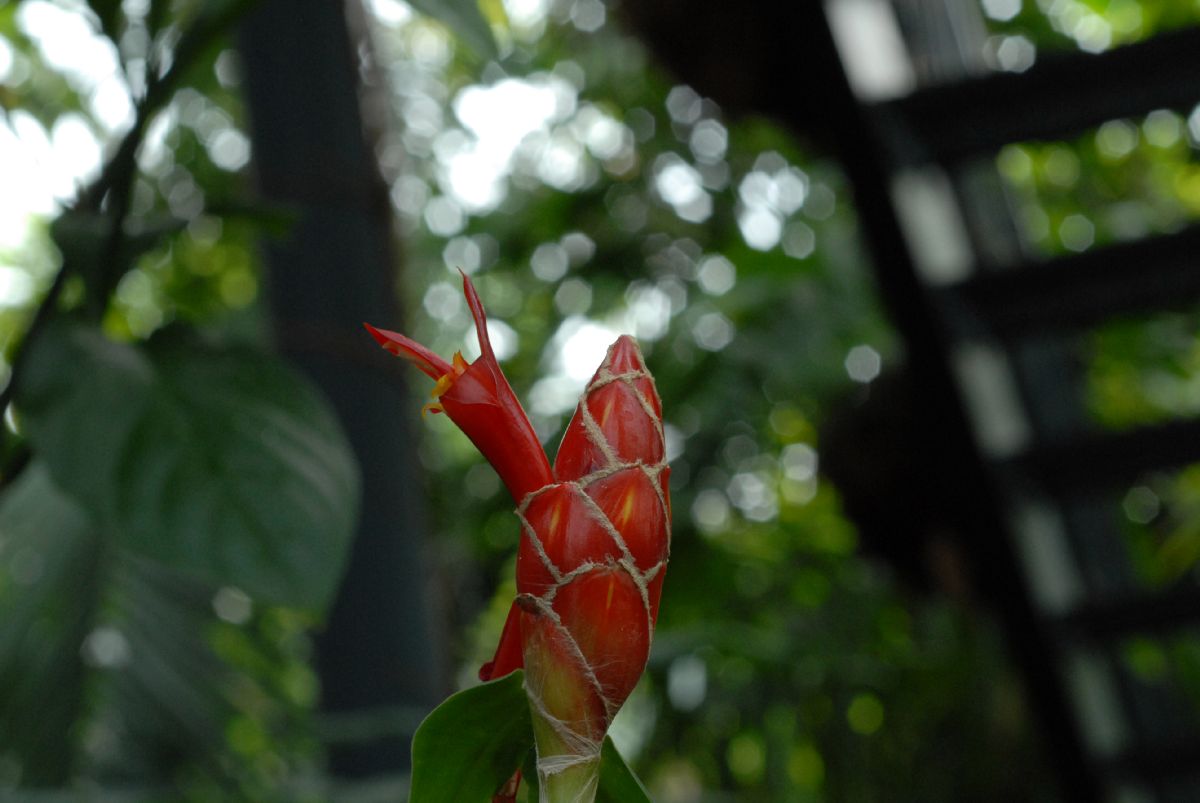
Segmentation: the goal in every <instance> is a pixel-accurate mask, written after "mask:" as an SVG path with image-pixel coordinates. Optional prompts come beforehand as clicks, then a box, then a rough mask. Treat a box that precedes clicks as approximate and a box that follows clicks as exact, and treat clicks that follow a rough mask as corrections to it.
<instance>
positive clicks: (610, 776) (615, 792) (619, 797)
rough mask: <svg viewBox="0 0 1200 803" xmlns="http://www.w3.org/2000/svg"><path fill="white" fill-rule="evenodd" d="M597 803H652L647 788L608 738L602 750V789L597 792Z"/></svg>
mask: <svg viewBox="0 0 1200 803" xmlns="http://www.w3.org/2000/svg"><path fill="white" fill-rule="evenodd" d="M596 803H650V795H649V794H648V793H647V792H646V787H644V786H642V782H641V781H639V780H638V777H637V776H636V775H634V774H633V770H631V769H629V765H627V764H626V763H625V759H623V758H621V754H620V753H618V752H617V746H616V745H614V744H613V741H612V739H610V738H609V737H607V736H605V737H604V747H602V748H601V749H600V789H599V790H598V791H597V792H596Z"/></svg>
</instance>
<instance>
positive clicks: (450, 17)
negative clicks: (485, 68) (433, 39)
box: [412, 0, 498, 59]
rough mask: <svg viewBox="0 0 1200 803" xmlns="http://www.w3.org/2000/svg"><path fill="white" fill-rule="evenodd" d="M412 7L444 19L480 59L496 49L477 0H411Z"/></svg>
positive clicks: (494, 54)
mask: <svg viewBox="0 0 1200 803" xmlns="http://www.w3.org/2000/svg"><path fill="white" fill-rule="evenodd" d="M412 6H413V8H415V9H416V10H417V11H420V12H421V13H422V14H426V15H428V16H430V17H433V18H434V19H435V20H437V21H438V22H441V23H443V24H444V25H445V26H446V27H447V28H449V29H450V30H451V31H453V32H454V33H455V35H457V36H458V37H459V38H460V39H462V41H463V42H464V43H465V44H466V45H467V47H469V48H471V50H473V51H474V52H475V55H477V56H479V57H480V58H482V59H494V58H496V57H497V55H498V53H497V50H496V39H495V37H494V36H492V27H491V25H489V24H488V21H487V18H486V17H485V16H484V15H483V11H482V10H480V8H479V2H478V0H413V2H412Z"/></svg>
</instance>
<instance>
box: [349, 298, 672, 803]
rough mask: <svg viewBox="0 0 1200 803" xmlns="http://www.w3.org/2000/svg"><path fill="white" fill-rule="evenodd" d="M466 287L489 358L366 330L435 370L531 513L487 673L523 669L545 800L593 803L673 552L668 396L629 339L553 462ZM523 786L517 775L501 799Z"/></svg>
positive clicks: (446, 404) (611, 358)
mask: <svg viewBox="0 0 1200 803" xmlns="http://www.w3.org/2000/svg"><path fill="white" fill-rule="evenodd" d="M463 287H464V291H465V292H466V295H467V300H468V302H469V304H470V307H471V313H472V315H473V316H474V318H475V323H476V326H477V329H478V331H479V338H480V349H481V352H482V354H481V356H480V358H479V359H478V360H476V361H475V362H474V363H472V364H471V365H469V366H468V365H466V364H465V362H464V361H463V360H462V357H461V356H460V355H455V359H454V362H453V363H446V362H445V361H444V360H442V359H441V358H440V357H437V356H436V355H434V354H433V353H432V352H430V351H429V350H428V349H426V348H425V347H424V346H421V345H420V344H418V343H415V342H414V341H412V340H410V339H408V338H407V337H405V336H403V335H399V334H396V333H394V332H386V331H381V330H378V329H374V328H373V327H370V326H368V327H367V328H368V330H370V332H371V334H372V335H373V336H374V337H375V339H376V340H378V341H379V343H380V344H381V345H382V346H383V347H384V348H385V349H387V350H388V351H390V352H391V353H393V354H397V355H399V356H402V357H405V358H407V359H409V360H410V361H412V362H413V363H415V364H416V365H417V366H418V367H419V368H421V369H422V370H423V371H424V372H425V373H426V374H428V375H429V376H431V377H432V378H434V379H435V380H437V385H436V386H435V388H434V395H435V396H436V397H437V402H436V403H435V404H433V405H430V407H431V408H432V409H433V410H434V411H435V412H439V411H444V412H445V413H446V414H447V415H449V416H450V418H451V420H453V421H454V423H455V424H457V425H458V426H459V427H460V428H461V429H462V430H463V431H464V432H465V433H466V434H467V435H468V436H469V437H470V438H471V440H472V441H473V442H474V443H475V445H476V446H478V447H479V450H480V451H481V452H482V453H483V455H484V456H485V457H486V458H487V459H488V460H489V461H490V462H491V463H492V465H493V466H495V468H496V470H497V472H499V474H500V477H501V479H503V481H504V483H505V485H507V486H508V489H509V491H510V493H511V494H512V496H513V499H514V501H516V503H517V516H518V518H519V519H520V522H521V539H520V547H519V551H518V553H517V592H518V595H517V599H516V601H515V602H514V605H513V608H512V609H511V610H510V612H509V616H508V620H507V621H506V622H505V625H504V630H503V632H502V634H501V637H500V644H499V646H498V647H497V649H496V656H495V657H494V658H493V660H492V661H490V662H488V664H486V665H485V666H484V667H483V669H482V670H481V671H480V676H481V677H482V678H483V679H485V680H488V679H491V678H495V677H500V676H502V675H505V674H507V673H508V672H511V671H512V670H514V669H516V668H519V667H521V666H522V665H524V667H525V670H526V679H525V688H526V692H527V694H528V697H529V702H530V708H531V711H532V713H533V722H534V736H535V739H536V742H537V752H538V774H539V776H540V781H541V785H540V788H541V790H542V795H543V798H542V799H543V800H546V801H555V800H560V799H562V800H572V801H580V803H586V802H587V801H590V800H591V799H592V797H593V796H594V794H595V789H596V784H597V782H598V774H597V773H598V767H599V759H600V747H601V744H602V742H603V739H604V735H605V733H606V732H607V730H608V727H609V725H610V724H611V723H612V719H613V717H614V716H615V715H616V713H617V710H618V709H619V708H620V707H621V705H622V704H623V703H624V702H625V699H626V698H627V697H628V696H629V693H630V692H631V691H632V690H633V687H634V686H635V685H636V683H637V681H638V678H639V677H641V674H642V671H643V670H644V669H645V666H646V660H647V658H648V657H649V652H650V641H651V638H652V636H653V632H654V625H655V622H656V621H657V617H658V604H659V598H660V597H661V595H662V583H663V577H664V575H665V572H666V567H667V558H668V553H669V549H670V521H671V505H670V494H669V489H668V483H667V480H668V476H669V474H670V469H669V468H668V467H667V465H666V456H665V444H664V440H663V428H662V405H661V402H660V401H659V397H658V393H657V391H656V390H655V387H654V380H653V379H652V378H651V376H650V374H649V372H648V371H647V370H646V366H645V363H644V361H643V360H642V355H641V352H640V351H639V349H638V346H637V343H636V342H635V341H634V340H633V339H632V338H629V337H626V336H622V337H620V338H619V339H618V340H617V341H616V342H615V343H614V344H613V345H612V346H611V347H610V348H609V350H608V354H607V355H606V357H605V358H604V362H603V363H602V364H601V366H600V368H599V370H597V372H596V374H595V376H593V377H592V380H591V382H590V383H589V384H588V386H587V389H586V391H585V392H584V395H583V398H582V399H581V400H580V402H579V407H578V408H577V409H576V411H575V415H574V417H573V418H572V419H571V422H570V424H569V425H568V427H567V431H566V434H565V435H564V436H563V441H562V444H561V445H560V446H559V450H558V456H557V458H556V460H555V463H554V469H553V472H551V470H550V467H549V463H548V462H547V460H546V457H545V454H544V453H543V452H542V448H541V445H540V444H539V443H538V440H537V438H536V436H535V435H534V433H533V428H532V427H531V426H530V424H529V419H528V418H527V417H526V416H525V413H524V411H523V410H522V408H521V406H520V403H519V402H518V401H517V399H516V396H515V395H514V394H513V391H512V388H511V387H510V386H509V384H508V381H507V380H506V379H505V378H504V374H503V373H502V372H501V371H500V367H499V365H498V364H497V362H496V358H495V355H494V354H493V353H492V349H491V346H490V344H489V343H488V341H487V329H486V320H485V318H484V313H483V307H482V305H481V304H480V302H479V298H478V296H477V295H476V293H475V289H474V287H472V285H471V282H470V280H469V279H468V278H467V277H466V276H465V275H464V276H463ZM513 792H515V790H514V789H513V788H512V785H511V784H510V785H509V787H508V788H507V789H506V791H505V793H504V794H503V795H502V796H499V797H497V800H507V799H510V798H508V797H507V795H508V794H511V793H513Z"/></svg>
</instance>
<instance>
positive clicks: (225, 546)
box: [17, 324, 358, 609]
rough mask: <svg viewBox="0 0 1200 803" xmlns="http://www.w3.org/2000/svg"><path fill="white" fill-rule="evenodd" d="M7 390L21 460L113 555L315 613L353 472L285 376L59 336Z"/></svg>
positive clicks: (344, 522)
mask: <svg viewBox="0 0 1200 803" xmlns="http://www.w3.org/2000/svg"><path fill="white" fill-rule="evenodd" d="M21 379H22V381H21V385H20V387H19V389H18V397H17V402H18V409H19V410H20V412H21V414H22V416H23V418H22V420H23V422H24V425H25V427H26V429H27V432H28V435H29V438H30V440H31V441H32V443H33V445H34V449H35V451H36V452H37V454H38V455H39V456H40V457H41V458H42V459H44V460H45V461H46V463H47V465H48V466H49V468H50V473H51V475H52V476H53V478H54V480H55V482H56V483H57V484H58V486H59V487H61V488H62V489H63V490H64V491H66V492H67V493H69V494H70V495H72V496H74V497H75V498H76V499H78V500H79V501H80V502H81V503H82V504H83V506H84V507H85V508H86V509H87V510H89V511H90V512H91V513H92V514H93V515H94V516H95V518H96V520H97V521H98V522H100V523H101V524H102V525H103V526H104V528H105V529H106V530H107V531H109V532H111V533H112V534H114V535H115V536H116V537H117V538H119V539H120V542H121V544H122V545H124V546H125V547H127V548H129V549H132V550H134V551H136V552H139V553H141V554H144V555H147V556H149V557H153V558H156V559H158V560H161V561H163V562H164V563H166V564H167V565H169V566H172V567H174V568H177V569H181V570H184V571H187V572H190V573H192V574H195V575H197V576H199V577H202V578H205V579H208V580H210V581H213V582H216V583H219V584H224V585H233V586H238V587H240V588H242V589H244V590H245V591H246V592H247V593H249V594H251V595H252V596H256V597H259V598H261V599H264V600H268V601H276V602H281V603H284V604H289V605H296V606H300V607H308V608H316V609H319V608H321V607H323V606H324V605H325V604H326V603H327V602H328V600H329V598H330V596H331V594H332V592H333V590H334V588H335V587H336V584H337V580H338V578H339V576H340V570H341V566H342V561H343V556H344V553H345V551H346V546H347V544H348V542H349V539H350V535H351V532H352V529H353V526H354V521H355V516H356V505H357V499H358V493H357V487H358V486H357V479H358V475H357V469H356V465H355V463H354V461H353V458H352V456H351V454H350V451H349V449H348V447H347V445H346V443H345V439H344V437H343V435H342V434H341V431H340V429H339V428H338V426H337V424H336V422H335V421H334V419H333V416H332V415H331V414H330V412H329V411H328V409H327V408H326V405H325V404H324V403H323V402H322V400H321V399H320V398H319V397H318V396H317V394H316V393H315V392H314V391H313V390H311V389H310V387H309V386H308V384H307V383H306V382H304V381H303V380H302V379H301V378H300V377H299V376H298V375H296V374H295V373H294V372H292V371H291V370H289V369H287V368H286V367H285V366H283V365H282V364H280V363H279V362H278V361H276V360H274V359H272V358H269V357H266V356H264V355H261V354H257V353H254V352H251V351H247V350H238V349H222V348H214V347H211V346H206V345H203V344H200V343H197V342H188V341H184V340H181V339H179V338H174V337H165V338H161V339H159V340H158V341H157V342H152V343H150V344H148V345H146V346H135V345H129V344H122V343H114V342H112V341H109V340H107V339H105V338H104V337H102V336H101V335H100V334H99V332H97V331H96V330H94V329H91V328H88V327H84V326H77V325H67V324H61V325H57V326H55V327H52V328H50V329H48V330H46V331H45V332H44V333H43V335H42V336H41V337H39V338H38V339H37V341H36V342H35V343H34V344H33V346H32V348H31V350H30V352H29V360H28V363H27V364H26V372H25V373H24V374H23V375H22V378H21Z"/></svg>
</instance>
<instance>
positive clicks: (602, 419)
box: [596, 394, 613, 429]
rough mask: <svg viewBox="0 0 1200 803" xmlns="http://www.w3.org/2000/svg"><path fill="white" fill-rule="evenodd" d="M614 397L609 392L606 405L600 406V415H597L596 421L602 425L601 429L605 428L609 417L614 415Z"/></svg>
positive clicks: (605, 401)
mask: <svg viewBox="0 0 1200 803" xmlns="http://www.w3.org/2000/svg"><path fill="white" fill-rule="evenodd" d="M612 411H613V397H612V394H608V395H606V396H605V398H604V405H603V406H602V407H601V408H600V415H598V416H596V423H597V424H599V425H600V429H604V425H605V424H606V423H608V417H609V416H610V415H612Z"/></svg>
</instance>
